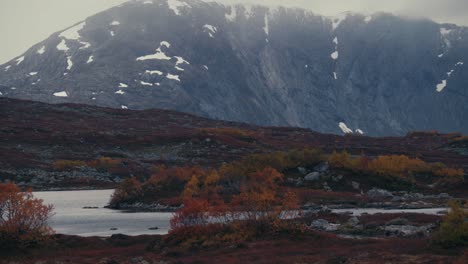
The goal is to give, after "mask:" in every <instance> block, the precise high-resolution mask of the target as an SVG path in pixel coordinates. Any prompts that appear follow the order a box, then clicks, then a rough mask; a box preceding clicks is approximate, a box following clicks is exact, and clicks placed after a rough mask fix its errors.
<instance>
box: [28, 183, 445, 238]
mask: <svg viewBox="0 0 468 264" xmlns="http://www.w3.org/2000/svg"><path fill="white" fill-rule="evenodd" d="M112 192H113V190H92V191H53V192H36V193H34V195H35V196H36V197H37V198H40V199H43V200H44V202H45V203H46V204H52V205H54V207H55V210H54V212H55V215H54V216H53V217H52V219H51V220H50V225H51V227H52V228H53V229H54V230H55V231H56V233H59V234H67V235H79V236H103V237H105V236H111V235H113V234H125V235H144V234H147V235H150V234H167V232H168V231H169V228H170V223H169V220H170V219H171V216H172V213H154V212H153V213H151V212H150V213H125V212H121V211H116V210H110V209H105V208H104V206H106V205H107V203H108V202H109V199H110V196H111V195H112ZM83 207H99V208H98V209H83ZM446 210H447V209H446V208H430V209H416V210H385V209H374V208H365V209H363V208H356V209H337V210H332V211H333V212H335V213H345V212H350V213H352V214H353V215H356V216H359V215H362V214H364V213H368V214H377V213H384V214H385V213H421V214H433V215H436V214H440V212H441V211H446ZM154 227H158V228H159V229H158V230H149V228H154ZM114 228H117V230H111V229H114Z"/></svg>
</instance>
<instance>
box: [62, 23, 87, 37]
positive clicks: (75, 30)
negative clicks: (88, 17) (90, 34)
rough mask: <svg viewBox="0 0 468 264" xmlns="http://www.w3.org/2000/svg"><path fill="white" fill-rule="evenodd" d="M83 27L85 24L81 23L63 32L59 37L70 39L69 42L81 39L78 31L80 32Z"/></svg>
mask: <svg viewBox="0 0 468 264" xmlns="http://www.w3.org/2000/svg"><path fill="white" fill-rule="evenodd" d="M85 25H86V22H81V23H79V24H77V25H75V26H73V27H71V28H69V29H67V30H65V31H63V32H62V33H60V35H59V37H62V38H65V39H70V40H79V39H80V38H81V35H80V33H79V31H80V30H82V29H83V28H84V26H85Z"/></svg>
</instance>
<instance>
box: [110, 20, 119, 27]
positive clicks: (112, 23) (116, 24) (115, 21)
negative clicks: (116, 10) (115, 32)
mask: <svg viewBox="0 0 468 264" xmlns="http://www.w3.org/2000/svg"><path fill="white" fill-rule="evenodd" d="M109 25H111V26H118V25H120V22H119V21H117V20H114V21H112V22H111V23H110V24H109Z"/></svg>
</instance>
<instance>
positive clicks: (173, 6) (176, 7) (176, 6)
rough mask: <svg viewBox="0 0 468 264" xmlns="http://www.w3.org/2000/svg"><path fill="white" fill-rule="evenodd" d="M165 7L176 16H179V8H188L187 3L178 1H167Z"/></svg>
mask: <svg viewBox="0 0 468 264" xmlns="http://www.w3.org/2000/svg"><path fill="white" fill-rule="evenodd" d="M167 5H168V6H169V9H171V10H172V11H174V13H175V14H176V15H178V16H180V8H181V7H190V6H189V5H188V4H187V3H185V2H182V1H178V0H167Z"/></svg>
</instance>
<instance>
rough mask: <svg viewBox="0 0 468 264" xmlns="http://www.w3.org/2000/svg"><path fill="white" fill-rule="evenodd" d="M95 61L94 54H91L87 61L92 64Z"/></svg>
mask: <svg viewBox="0 0 468 264" xmlns="http://www.w3.org/2000/svg"><path fill="white" fill-rule="evenodd" d="M93 61H94V56H89V58H88V60H87V61H86V63H87V64H90V63H91V62H93Z"/></svg>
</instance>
